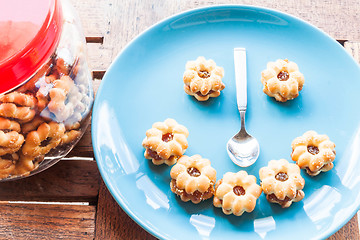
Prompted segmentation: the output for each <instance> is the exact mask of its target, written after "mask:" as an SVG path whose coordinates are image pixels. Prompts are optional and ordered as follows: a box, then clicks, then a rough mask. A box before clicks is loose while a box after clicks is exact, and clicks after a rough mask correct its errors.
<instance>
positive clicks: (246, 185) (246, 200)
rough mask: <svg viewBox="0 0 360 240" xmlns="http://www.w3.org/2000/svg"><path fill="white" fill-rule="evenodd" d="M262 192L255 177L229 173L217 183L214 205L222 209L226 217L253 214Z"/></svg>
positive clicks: (241, 172)
mask: <svg viewBox="0 0 360 240" xmlns="http://www.w3.org/2000/svg"><path fill="white" fill-rule="evenodd" d="M261 192H262V189H261V187H260V186H259V185H258V184H256V177H255V176H252V175H248V174H247V172H245V171H239V172H237V173H233V172H227V173H225V175H224V176H223V178H222V179H221V180H219V181H218V182H217V183H216V186H215V194H214V200H213V204H214V206H215V207H218V208H222V211H223V213H225V214H226V215H229V214H234V215H236V216H241V215H242V214H243V213H244V212H252V211H253V210H254V209H255V205H256V200H257V199H258V198H259V197H260V194H261Z"/></svg>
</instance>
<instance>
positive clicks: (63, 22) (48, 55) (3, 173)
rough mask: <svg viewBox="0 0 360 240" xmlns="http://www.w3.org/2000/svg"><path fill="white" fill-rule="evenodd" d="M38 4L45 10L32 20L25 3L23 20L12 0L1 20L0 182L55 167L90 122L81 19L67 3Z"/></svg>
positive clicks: (89, 80) (90, 91)
mask: <svg viewBox="0 0 360 240" xmlns="http://www.w3.org/2000/svg"><path fill="white" fill-rule="evenodd" d="M41 2H43V4H41V5H42V6H48V8H44V7H43V8H42V9H41V11H40V10H39V11H38V16H37V17H36V20H35V19H34V16H33V14H31V13H29V14H28V13H27V12H28V11H26V9H28V8H33V7H34V6H31V2H28V1H23V4H22V6H20V8H22V9H24V11H22V12H24V16H23V17H24V19H26V24H23V23H22V22H17V21H16V20H15V19H16V12H17V11H15V9H17V10H18V8H19V5H18V4H15V3H14V4H13V3H9V9H11V8H13V9H14V11H9V9H7V11H8V12H10V14H9V15H10V17H9V21H6V22H1V21H0V29H1V32H2V33H3V34H5V35H6V36H8V37H7V38H5V39H1V40H0V49H6V51H2V52H1V53H0V79H5V80H6V81H5V80H1V81H0V180H7V179H15V178H21V177H24V176H29V175H32V174H34V173H36V172H37V171H36V170H37V169H38V171H40V170H43V169H45V168H47V167H49V166H51V165H53V164H54V163H55V162H57V161H58V160H59V159H61V158H62V157H64V156H66V154H67V153H68V152H70V150H71V149H72V148H73V147H74V146H75V144H76V143H77V142H78V140H79V139H80V138H81V136H82V135H83V133H84V131H85V129H86V128H87V126H88V124H89V115H90V111H91V107H92V104H93V99H94V96H93V88H92V76H91V72H90V70H89V67H88V64H87V59H86V42H85V37H84V35H83V33H82V29H81V26H80V23H79V19H78V17H77V15H76V13H75V11H74V10H73V9H72V7H71V5H70V4H69V2H68V1H58V0H41ZM2 11H5V10H1V9H0V15H1V12H2ZM11 12H14V14H13V16H12V14H11ZM40 20H41V21H40ZM10 26H11V27H10ZM19 32H20V33H19ZM19 34H20V36H19Z"/></svg>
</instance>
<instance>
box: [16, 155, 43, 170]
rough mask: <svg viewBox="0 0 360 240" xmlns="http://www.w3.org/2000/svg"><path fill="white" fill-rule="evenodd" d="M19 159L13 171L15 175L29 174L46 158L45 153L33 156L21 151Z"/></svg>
mask: <svg viewBox="0 0 360 240" xmlns="http://www.w3.org/2000/svg"><path fill="white" fill-rule="evenodd" d="M19 157H20V158H19V161H17V162H16V165H15V169H14V171H13V175H14V176H27V175H29V174H30V172H31V171H33V170H35V169H36V168H38V167H39V164H40V163H41V162H42V161H43V160H44V155H39V156H36V157H34V156H31V155H27V156H25V155H23V154H21V153H20V156H19Z"/></svg>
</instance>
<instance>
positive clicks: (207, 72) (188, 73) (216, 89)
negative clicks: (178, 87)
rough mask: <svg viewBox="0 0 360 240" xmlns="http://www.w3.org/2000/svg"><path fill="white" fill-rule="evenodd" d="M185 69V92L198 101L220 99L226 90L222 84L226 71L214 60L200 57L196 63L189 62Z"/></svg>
mask: <svg viewBox="0 0 360 240" xmlns="http://www.w3.org/2000/svg"><path fill="white" fill-rule="evenodd" d="M185 68H186V69H185V72H184V75H183V81H184V90H185V92H186V93H187V94H189V95H191V96H194V97H195V98H196V99H197V100H198V101H206V100H208V99H209V98H210V97H218V96H219V95H220V91H222V90H223V89H224V88H225V84H224V83H223V82H222V78H223V77H224V69H223V68H222V67H219V66H217V65H216V63H215V62H214V60H212V59H209V60H206V59H205V58H204V57H198V58H197V59H196V60H195V61H188V62H187V63H186V67H185Z"/></svg>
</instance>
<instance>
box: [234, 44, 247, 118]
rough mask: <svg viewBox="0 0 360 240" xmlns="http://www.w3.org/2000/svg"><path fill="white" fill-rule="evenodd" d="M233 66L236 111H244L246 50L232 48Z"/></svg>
mask: <svg viewBox="0 0 360 240" xmlns="http://www.w3.org/2000/svg"><path fill="white" fill-rule="evenodd" d="M234 65H235V80H236V99H237V105H238V109H239V111H240V113H241V112H243V111H244V112H245V111H246V107H247V75H246V49H245V48H234Z"/></svg>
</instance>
